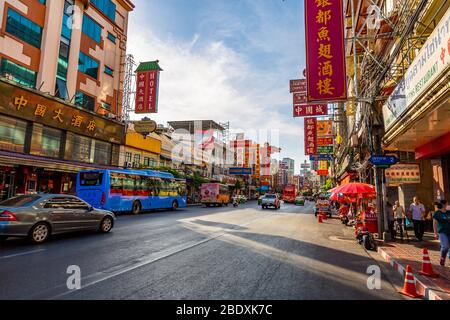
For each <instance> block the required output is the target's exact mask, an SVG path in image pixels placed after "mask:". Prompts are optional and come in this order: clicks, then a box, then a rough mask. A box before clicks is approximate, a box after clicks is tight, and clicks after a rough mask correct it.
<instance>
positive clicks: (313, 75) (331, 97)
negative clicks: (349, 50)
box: [305, 0, 347, 102]
mask: <svg viewBox="0 0 450 320" xmlns="http://www.w3.org/2000/svg"><path fill="white" fill-rule="evenodd" d="M305 25H306V27H305V34H306V80H307V93H308V94H307V100H308V102H317V101H341V100H346V99H347V80H346V70H345V49H344V12H343V9H342V0H305Z"/></svg>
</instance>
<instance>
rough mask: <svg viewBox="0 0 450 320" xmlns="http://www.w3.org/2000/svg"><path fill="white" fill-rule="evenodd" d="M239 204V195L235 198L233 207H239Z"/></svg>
mask: <svg viewBox="0 0 450 320" xmlns="http://www.w3.org/2000/svg"><path fill="white" fill-rule="evenodd" d="M238 206H239V200H238V198H237V197H234V198H233V207H235V208H236V207H238Z"/></svg>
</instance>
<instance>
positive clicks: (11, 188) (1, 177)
mask: <svg viewBox="0 0 450 320" xmlns="http://www.w3.org/2000/svg"><path fill="white" fill-rule="evenodd" d="M15 175H16V171H15V169H14V168H12V167H0V201H3V200H6V199H8V198H11V197H12V196H13V195H14V193H15V183H14V180H15Z"/></svg>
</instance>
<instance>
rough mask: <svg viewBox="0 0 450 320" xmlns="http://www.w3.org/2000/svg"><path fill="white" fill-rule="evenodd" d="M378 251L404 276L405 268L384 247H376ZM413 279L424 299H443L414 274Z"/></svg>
mask: <svg viewBox="0 0 450 320" xmlns="http://www.w3.org/2000/svg"><path fill="white" fill-rule="evenodd" d="M378 253H379V254H380V255H381V256H382V257H383V259H384V260H385V261H386V262H388V263H389V264H390V265H391V266H392V267H393V268H394V270H396V271H397V272H398V273H400V274H401V275H402V277H403V278H404V277H405V273H406V268H405V267H404V266H403V265H401V264H400V263H399V262H398V261H397V260H395V259H394V258H392V257H391V256H390V255H389V254H388V253H387V252H386V251H385V250H384V249H382V248H380V247H378ZM414 281H415V282H416V288H417V291H418V293H419V294H420V295H423V297H424V299H426V300H445V298H442V297H440V296H439V295H438V294H437V293H436V292H435V291H433V290H432V289H430V288H429V287H428V286H427V285H426V284H424V283H423V282H421V281H420V280H418V279H417V277H416V276H414Z"/></svg>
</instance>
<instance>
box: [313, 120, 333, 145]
mask: <svg viewBox="0 0 450 320" xmlns="http://www.w3.org/2000/svg"><path fill="white" fill-rule="evenodd" d="M332 135H333V121H332V120H319V121H317V136H318V137H323V136H332ZM330 144H333V142H331V143H330Z"/></svg>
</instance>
